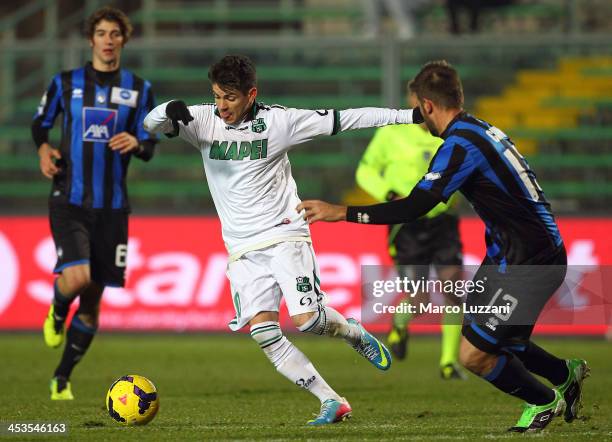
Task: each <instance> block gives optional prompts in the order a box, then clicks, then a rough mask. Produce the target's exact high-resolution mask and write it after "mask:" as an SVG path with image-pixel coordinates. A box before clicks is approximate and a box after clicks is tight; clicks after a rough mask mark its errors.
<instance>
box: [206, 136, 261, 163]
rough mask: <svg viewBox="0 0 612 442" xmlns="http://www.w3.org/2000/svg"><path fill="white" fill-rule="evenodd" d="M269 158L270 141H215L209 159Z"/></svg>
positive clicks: (240, 159)
mask: <svg viewBox="0 0 612 442" xmlns="http://www.w3.org/2000/svg"><path fill="white" fill-rule="evenodd" d="M267 156H268V139H267V138H264V139H263V140H253V141H219V140H214V141H213V143H212V145H211V146H210V152H209V154H208V158H210V159H211V160H238V161H242V160H244V159H248V160H261V159H262V158H267Z"/></svg>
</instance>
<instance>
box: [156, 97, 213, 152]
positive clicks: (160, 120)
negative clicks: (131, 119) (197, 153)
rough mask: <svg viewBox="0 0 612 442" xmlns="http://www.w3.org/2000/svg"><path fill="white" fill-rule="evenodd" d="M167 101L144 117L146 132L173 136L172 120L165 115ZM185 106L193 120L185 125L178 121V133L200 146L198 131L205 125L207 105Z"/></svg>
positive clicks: (193, 144)
mask: <svg viewBox="0 0 612 442" xmlns="http://www.w3.org/2000/svg"><path fill="white" fill-rule="evenodd" d="M168 103H169V101H168V102H166V103H162V104H160V105H159V106H157V107H156V108H155V109H153V110H152V111H151V112H149V114H148V115H147V116H146V117H145V119H144V128H145V130H146V131H147V132H151V133H163V134H166V135H167V136H173V135H172V133H173V132H174V127H173V126H172V121H171V120H170V119H169V118H168V117H167V116H166V106H167V105H168ZM187 108H188V109H189V113H190V114H191V116H192V117H193V121H190V122H189V124H188V125H186V126H185V125H184V124H183V123H181V122H180V121H179V122H178V125H179V133H178V135H179V136H180V137H181V138H182V139H184V140H185V141H187V142H188V143H189V144H191V145H192V146H195V147H197V148H200V136H199V135H198V132H199V130H200V128H203V127H206V124H207V122H208V118H209V112H207V110H208V109H207V107H206V106H203V105H197V106H188V107H187Z"/></svg>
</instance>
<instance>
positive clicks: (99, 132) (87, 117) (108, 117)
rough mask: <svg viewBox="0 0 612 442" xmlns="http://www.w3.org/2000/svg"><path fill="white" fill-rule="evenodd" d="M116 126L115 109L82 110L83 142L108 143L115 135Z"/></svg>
mask: <svg viewBox="0 0 612 442" xmlns="http://www.w3.org/2000/svg"><path fill="white" fill-rule="evenodd" d="M116 126H117V110H116V109H102V108H96V107H84V108H83V141H91V142H94V143H108V142H109V140H110V139H111V138H112V137H113V135H115V128H116Z"/></svg>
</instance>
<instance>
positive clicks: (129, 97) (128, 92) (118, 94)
mask: <svg viewBox="0 0 612 442" xmlns="http://www.w3.org/2000/svg"><path fill="white" fill-rule="evenodd" d="M111 103H115V104H123V105H125V106H129V107H136V106H137V105H138V91H134V90H132V89H124V88H121V87H113V88H112V89H111Z"/></svg>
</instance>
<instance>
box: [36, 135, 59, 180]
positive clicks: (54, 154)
mask: <svg viewBox="0 0 612 442" xmlns="http://www.w3.org/2000/svg"><path fill="white" fill-rule="evenodd" d="M38 157H39V158H40V171H41V172H42V174H43V175H44V176H46V177H47V178H53V175H55V174H57V173H58V172H59V171H60V170H61V169H60V168H59V167H57V166H56V165H55V161H54V160H59V159H60V158H61V157H62V154H61V153H60V151H59V150H57V149H54V148H53V147H51V145H50V144H49V143H44V144H42V145H41V146H40V149H38Z"/></svg>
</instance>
